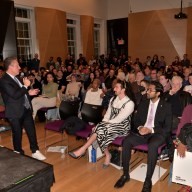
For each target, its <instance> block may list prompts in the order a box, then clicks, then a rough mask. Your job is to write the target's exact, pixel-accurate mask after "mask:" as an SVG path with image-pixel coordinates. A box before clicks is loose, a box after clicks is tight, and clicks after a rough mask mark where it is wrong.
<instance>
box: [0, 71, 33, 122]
mask: <svg viewBox="0 0 192 192" xmlns="http://www.w3.org/2000/svg"><path fill="white" fill-rule="evenodd" d="M0 92H1V94H2V98H3V101H4V103H5V117H6V118H20V117H21V116H22V115H23V113H24V102H25V95H27V97H28V100H29V103H30V105H31V101H30V97H29V94H28V90H27V89H26V88H25V87H20V86H19V85H18V84H17V83H16V82H15V80H14V79H12V77H11V76H10V75H8V74H7V73H5V74H4V76H3V77H2V78H1V79H0ZM31 109H32V105H31Z"/></svg>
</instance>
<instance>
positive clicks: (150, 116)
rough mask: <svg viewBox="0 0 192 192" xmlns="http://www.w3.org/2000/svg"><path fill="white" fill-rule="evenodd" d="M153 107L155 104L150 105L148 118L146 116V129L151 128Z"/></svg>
mask: <svg viewBox="0 0 192 192" xmlns="http://www.w3.org/2000/svg"><path fill="white" fill-rule="evenodd" d="M154 107H155V104H154V103H152V104H151V109H150V112H149V116H148V119H147V123H146V127H148V128H152V127H153V119H154Z"/></svg>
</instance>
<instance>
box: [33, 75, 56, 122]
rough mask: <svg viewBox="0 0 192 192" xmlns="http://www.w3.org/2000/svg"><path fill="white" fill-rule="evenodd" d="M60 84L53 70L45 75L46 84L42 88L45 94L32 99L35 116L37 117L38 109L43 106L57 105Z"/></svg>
mask: <svg viewBox="0 0 192 192" xmlns="http://www.w3.org/2000/svg"><path fill="white" fill-rule="evenodd" d="M57 90H58V84H57V83H56V78H55V76H54V74H53V73H52V72H48V73H47V74H46V76H45V80H44V85H43V89H42V93H43V95H41V96H39V97H35V98H34V99H33V100H32V107H33V118H34V119H35V117H36V114H37V111H38V110H39V109H40V108H42V107H54V106H56V98H57Z"/></svg>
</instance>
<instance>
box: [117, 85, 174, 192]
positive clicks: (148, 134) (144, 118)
mask: <svg viewBox="0 0 192 192" xmlns="http://www.w3.org/2000/svg"><path fill="white" fill-rule="evenodd" d="M162 93H163V86H162V85H161V84H160V83H159V82H151V83H150V85H149V89H148V91H147V97H148V100H145V101H142V102H141V103H140V104H139V106H138V109H137V112H136V114H135V117H134V127H135V129H136V130H137V133H131V134H129V135H128V136H127V138H126V139H125V140H124V142H123V159H122V160H123V175H122V176H121V178H120V179H119V180H118V181H117V182H116V184H115V186H114V187H115V188H121V187H123V186H124V184H125V183H126V182H128V181H129V180H130V176H129V161H130V159H131V150H132V148H133V147H134V146H137V145H142V144H148V157H147V165H148V167H147V174H146V178H145V182H144V185H143V189H142V192H151V189H152V182H151V178H152V176H153V172H154V169H155V165H156V162H157V158H158V147H159V146H161V145H162V144H164V143H165V142H166V139H167V138H168V137H169V136H170V131H171V123H172V110H171V106H170V105H169V104H168V103H166V102H165V101H164V100H162V99H160V96H161V94H162Z"/></svg>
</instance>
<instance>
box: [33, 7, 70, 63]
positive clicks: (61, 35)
mask: <svg viewBox="0 0 192 192" xmlns="http://www.w3.org/2000/svg"><path fill="white" fill-rule="evenodd" d="M35 17H36V30H37V32H36V34H37V39H38V42H39V51H40V57H41V66H45V65H46V62H47V60H48V59H49V57H50V56H53V57H54V59H55V60H56V58H57V57H58V56H61V57H62V58H65V57H66V55H67V52H68V50H67V21H66V13H65V12H63V11H59V10H54V9H48V8H41V7H36V8H35Z"/></svg>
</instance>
